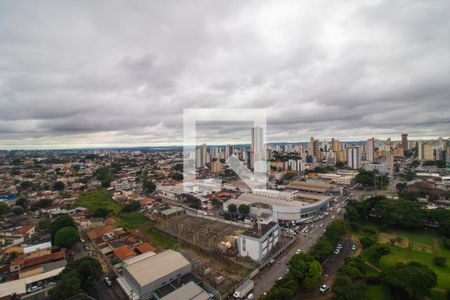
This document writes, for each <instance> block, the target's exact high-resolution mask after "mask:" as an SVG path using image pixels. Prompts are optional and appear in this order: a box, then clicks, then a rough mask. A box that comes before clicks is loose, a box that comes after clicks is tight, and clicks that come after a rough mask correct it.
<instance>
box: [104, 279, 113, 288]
mask: <svg viewBox="0 0 450 300" xmlns="http://www.w3.org/2000/svg"><path fill="white" fill-rule="evenodd" d="M103 281H104V282H105V285H106V286H107V287H112V281H111V279H109V277H105V279H103Z"/></svg>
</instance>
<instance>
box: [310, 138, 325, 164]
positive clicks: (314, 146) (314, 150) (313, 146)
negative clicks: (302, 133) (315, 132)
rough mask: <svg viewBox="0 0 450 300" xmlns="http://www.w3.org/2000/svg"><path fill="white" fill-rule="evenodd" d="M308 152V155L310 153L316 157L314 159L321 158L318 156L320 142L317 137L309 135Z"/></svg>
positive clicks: (318, 159) (319, 159)
mask: <svg viewBox="0 0 450 300" xmlns="http://www.w3.org/2000/svg"><path fill="white" fill-rule="evenodd" d="M308 152H309V155H312V156H313V157H314V158H315V159H316V161H321V160H322V158H321V156H320V143H319V140H318V139H314V138H313V137H311V139H310V140H309V145H308Z"/></svg>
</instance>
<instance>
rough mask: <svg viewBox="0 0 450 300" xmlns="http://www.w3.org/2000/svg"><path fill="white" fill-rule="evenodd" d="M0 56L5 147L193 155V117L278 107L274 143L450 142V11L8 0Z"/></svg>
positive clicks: (416, 5)
mask: <svg viewBox="0 0 450 300" xmlns="http://www.w3.org/2000/svg"><path fill="white" fill-rule="evenodd" d="M0 45H1V46H0V106H1V109H0V149H47V148H86V147H91V148H95V147H120V146H122V147H131V146H162V145H181V144H182V134H183V130H182V123H183V122H182V121H183V120H182V114H183V109H187V108H266V109H267V110H268V124H267V127H268V141H269V142H295V141H307V140H308V139H309V137H310V136H314V137H315V138H319V139H320V140H323V139H331V138H332V137H334V138H337V139H340V140H346V141H352V140H366V139H368V138H371V137H375V138H378V139H386V138H388V137H391V138H392V139H393V140H399V139H400V134H401V133H408V134H409V137H410V139H431V138H437V137H441V136H442V137H444V138H448V137H449V135H450V130H449V129H450V101H449V98H450V3H449V2H448V1H439V0H433V1H425V2H424V1H387V0H386V1H381V0H379V1H378V0H376V1H375V0H374V1H359V0H352V1H336V2H332V3H330V2H329V1H314V2H313V3H311V2H306V1H248V2H241V1H189V2H175V1H133V2H120V1H77V2H73V1H72V2H71V1H36V2H30V1H8V0H7V1H1V2H0ZM231 125H232V124H231ZM202 134H203V136H204V137H205V139H207V142H208V143H211V144H212V143H217V144H226V143H240V142H249V140H250V139H249V132H248V129H246V128H241V129H236V128H233V127H232V126H231V127H229V126H223V127H222V128H219V127H217V126H210V127H206V128H204V131H203V133H202Z"/></svg>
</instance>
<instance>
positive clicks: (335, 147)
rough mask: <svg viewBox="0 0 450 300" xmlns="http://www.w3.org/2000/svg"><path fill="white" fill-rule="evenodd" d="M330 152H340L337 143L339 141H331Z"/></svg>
mask: <svg viewBox="0 0 450 300" xmlns="http://www.w3.org/2000/svg"><path fill="white" fill-rule="evenodd" d="M331 150H333V151H334V152H339V151H341V143H340V142H339V140H336V139H335V138H332V139H331Z"/></svg>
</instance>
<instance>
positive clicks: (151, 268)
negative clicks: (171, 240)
mask: <svg viewBox="0 0 450 300" xmlns="http://www.w3.org/2000/svg"><path fill="white" fill-rule="evenodd" d="M143 255H145V254H143ZM190 264H191V263H190V262H189V261H188V260H187V259H186V258H185V257H184V256H183V255H182V254H181V253H179V252H176V251H173V250H166V251H164V252H161V253H158V254H156V255H153V256H151V257H148V258H146V259H143V260H141V261H139V262H138V263H134V264H131V265H127V266H125V269H126V270H127V271H128V272H129V273H130V274H131V276H133V277H134V279H135V280H136V281H137V282H138V283H139V284H140V286H141V287H142V286H145V285H147V284H149V283H151V282H153V281H155V280H157V279H159V278H161V277H164V276H166V275H167V274H170V273H172V272H175V271H177V270H179V269H181V268H184V267H186V266H189V265H190Z"/></svg>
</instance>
